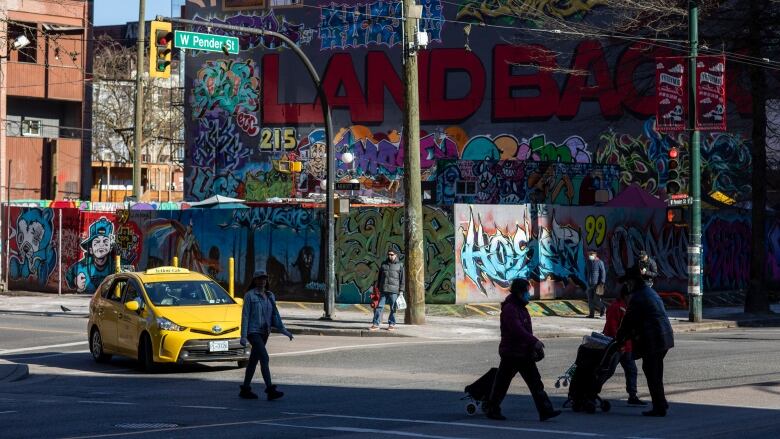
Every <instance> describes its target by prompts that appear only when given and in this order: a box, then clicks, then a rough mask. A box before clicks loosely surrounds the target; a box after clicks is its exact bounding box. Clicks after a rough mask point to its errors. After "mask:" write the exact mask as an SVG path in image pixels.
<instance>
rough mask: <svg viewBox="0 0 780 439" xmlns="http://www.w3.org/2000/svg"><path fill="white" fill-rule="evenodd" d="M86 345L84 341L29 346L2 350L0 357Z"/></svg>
mask: <svg viewBox="0 0 780 439" xmlns="http://www.w3.org/2000/svg"><path fill="white" fill-rule="evenodd" d="M85 344H87V341H86V340H83V341H76V342H73V343H61V344H50V345H47V346H30V347H27V348H18V349H4V350H2V351H0V355H7V354H16V353H18V352H30V351H41V350H43V349H52V348H66V347H69V346H79V345H85Z"/></svg>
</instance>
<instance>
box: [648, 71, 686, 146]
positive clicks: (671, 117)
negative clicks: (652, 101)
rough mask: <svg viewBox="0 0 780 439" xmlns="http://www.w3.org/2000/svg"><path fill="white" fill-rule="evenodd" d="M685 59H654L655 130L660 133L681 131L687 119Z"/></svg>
mask: <svg viewBox="0 0 780 439" xmlns="http://www.w3.org/2000/svg"><path fill="white" fill-rule="evenodd" d="M686 61H687V60H686V58H685V57H683V56H673V57H665V58H656V64H655V91H656V92H655V95H656V116H655V120H656V129H657V130H658V131H660V132H668V131H683V130H685V125H686V121H687V119H688V111H687V110H688V102H687V93H686V89H687V87H686V68H685V63H686Z"/></svg>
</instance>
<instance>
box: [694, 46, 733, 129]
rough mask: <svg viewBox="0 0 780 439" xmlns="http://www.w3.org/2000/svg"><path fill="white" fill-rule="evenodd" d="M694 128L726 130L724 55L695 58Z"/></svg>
mask: <svg viewBox="0 0 780 439" xmlns="http://www.w3.org/2000/svg"><path fill="white" fill-rule="evenodd" d="M696 129H697V130H709V131H726V57H725V56H724V55H712V56H700V57H697V58H696Z"/></svg>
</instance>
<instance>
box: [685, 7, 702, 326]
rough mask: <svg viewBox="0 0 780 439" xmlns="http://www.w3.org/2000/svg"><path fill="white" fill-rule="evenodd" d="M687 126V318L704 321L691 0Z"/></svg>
mask: <svg viewBox="0 0 780 439" xmlns="http://www.w3.org/2000/svg"><path fill="white" fill-rule="evenodd" d="M688 39H689V44H690V60H689V66H690V67H689V74H688V128H689V129H690V130H691V141H690V147H691V150H690V153H691V184H690V188H691V197H692V198H693V206H691V235H690V239H689V240H688V304H689V305H688V306H689V308H688V320H689V321H691V322H700V321H701V311H702V310H701V295H702V290H701V279H702V264H701V146H700V143H701V136H700V133H699V130H697V129H696V57H697V56H698V55H699V2H698V0H688Z"/></svg>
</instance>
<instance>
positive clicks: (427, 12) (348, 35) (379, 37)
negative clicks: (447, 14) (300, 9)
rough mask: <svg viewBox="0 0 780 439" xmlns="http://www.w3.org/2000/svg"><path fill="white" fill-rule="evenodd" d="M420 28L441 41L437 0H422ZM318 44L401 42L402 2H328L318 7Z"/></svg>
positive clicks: (331, 46)
mask: <svg viewBox="0 0 780 439" xmlns="http://www.w3.org/2000/svg"><path fill="white" fill-rule="evenodd" d="M420 4H421V5H422V6H423V15H422V18H421V20H420V21H421V23H420V28H421V30H424V31H425V32H428V34H429V38H430V39H431V41H436V42H441V29H442V25H443V23H444V21H443V20H442V18H443V16H442V6H441V1H440V0H423V1H421V2H420ZM320 11H321V12H320V13H321V16H320V25H319V36H320V42H321V43H320V48H321V49H322V50H336V49H340V50H341V49H350V48H353V49H354V48H359V47H369V46H387V47H392V46H395V45H398V44H401V35H402V30H403V29H402V27H403V21H402V20H401V19H400V17H401V16H402V14H401V2H400V1H384V0H378V1H375V2H372V3H357V4H353V5H347V4H337V3H331V4H330V5H328V6H325V7H322V8H320Z"/></svg>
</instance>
